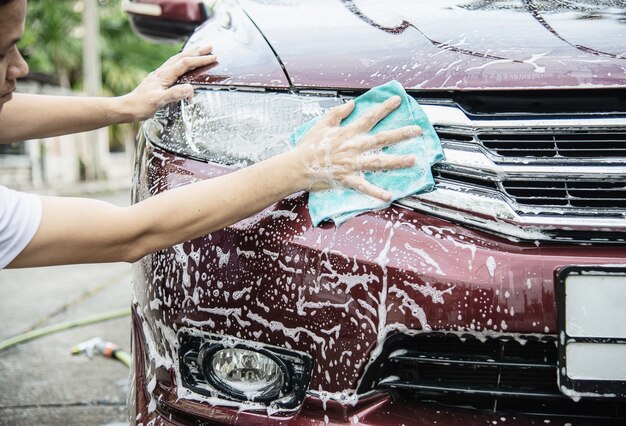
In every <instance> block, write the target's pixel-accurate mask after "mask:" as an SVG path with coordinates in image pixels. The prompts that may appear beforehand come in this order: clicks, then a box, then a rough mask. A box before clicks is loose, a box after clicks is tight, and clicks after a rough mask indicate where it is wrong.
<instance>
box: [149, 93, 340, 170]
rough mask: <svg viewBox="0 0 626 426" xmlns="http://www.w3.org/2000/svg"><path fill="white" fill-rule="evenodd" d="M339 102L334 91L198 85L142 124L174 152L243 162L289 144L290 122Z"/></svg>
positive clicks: (305, 118)
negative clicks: (189, 95) (185, 97)
mask: <svg viewBox="0 0 626 426" xmlns="http://www.w3.org/2000/svg"><path fill="white" fill-rule="evenodd" d="M341 103H343V100H342V99H340V98H337V97H323V96H305V95H296V94H291V93H272V92H244V91H228V90H212V89H202V90H197V91H196V94H195V96H194V97H193V99H192V100H191V101H190V102H187V101H182V102H180V103H178V104H170V105H169V106H168V107H166V108H165V109H163V110H161V111H159V112H158V113H157V114H156V115H155V118H153V119H151V120H148V121H146V122H145V124H144V133H145V134H146V136H147V137H148V139H149V140H150V142H152V143H154V144H156V145H158V146H160V147H162V148H164V149H166V150H168V151H173V152H175V153H177V154H180V155H183V156H186V157H191V158H197V159H201V160H205V161H207V160H208V161H213V162H216V163H221V164H227V165H234V166H236V167H245V166H248V165H250V164H253V163H256V162H258V161H262V160H265V159H266V158H269V157H271V156H273V155H276V154H280V153H282V152H285V151H287V150H289V149H290V148H291V146H290V144H289V135H290V134H291V132H292V131H293V129H294V128H296V127H297V126H300V125H302V124H304V123H306V122H307V121H309V120H311V119H313V118H315V117H318V116H320V115H322V114H323V113H324V112H326V111H327V110H328V109H329V108H331V107H333V106H335V105H339V104H341Z"/></svg>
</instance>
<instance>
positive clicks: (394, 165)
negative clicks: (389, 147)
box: [354, 155, 417, 172]
mask: <svg viewBox="0 0 626 426" xmlns="http://www.w3.org/2000/svg"><path fill="white" fill-rule="evenodd" d="M416 161H417V158H416V157H415V156H414V155H371V156H368V157H364V158H363V159H362V160H361V161H360V162H359V163H358V164H356V165H355V168H354V170H355V171H368V172H373V171H379V170H396V169H403V168H405V167H411V166H413V165H415V162H416Z"/></svg>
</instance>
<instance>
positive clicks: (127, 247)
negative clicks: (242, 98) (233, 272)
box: [10, 152, 307, 267]
mask: <svg viewBox="0 0 626 426" xmlns="http://www.w3.org/2000/svg"><path fill="white" fill-rule="evenodd" d="M295 161H297V157H294V154H293V153H292V152H290V153H287V154H283V155H281V156H277V157H274V158H271V159H269V160H266V161H264V162H261V163H258V164H255V165H253V166H251V167H248V168H245V169H242V170H239V171H237V172H234V173H231V174H228V175H224V176H221V177H218V178H214V179H210V180H206V181H202V182H197V183H194V184H191V185H188V186H184V187H180V188H175V189H172V190H169V191H166V192H164V193H161V194H159V195H157V196H155V197H152V198H149V199H147V200H144V201H142V202H140V203H138V204H135V205H133V206H131V207H127V208H122V207H117V206H113V205H110V204H107V203H104V202H102V201H97V200H88V199H68V198H57V197H48V198H44V199H43V203H44V206H43V217H42V221H41V224H40V226H39V230H38V231H37V234H36V235H35V237H34V238H33V240H32V241H31V243H30V244H29V245H28V246H27V247H26V248H25V249H24V251H23V252H22V253H20V255H19V256H18V257H17V258H16V259H15V260H14V261H13V262H12V263H11V265H10V267H29V266H47V265H59V264H66V263H91V262H116V261H134V260H137V259H140V258H141V257H143V256H145V255H146V254H148V253H152V252H154V251H156V250H159V249H162V248H165V247H169V246H172V245H174V244H178V243H181V242H184V241H187V240H190V239H193V238H197V237H199V236H202V235H205V234H208V233H211V232H213V231H216V230H218V229H221V228H224V227H225V226H228V225H230V224H232V223H235V222H237V221H239V220H241V219H244V218H246V217H248V216H250V215H252V214H254V213H256V212H258V211H260V210H262V209H263V208H265V207H267V206H269V205H271V204H273V203H275V202H277V201H279V200H281V199H282V198H284V197H285V196H287V195H289V194H292V193H293V192H297V191H299V190H302V189H306V183H307V179H306V176H305V175H304V174H303V173H302V168H301V167H297V166H296V167H294V164H295Z"/></svg>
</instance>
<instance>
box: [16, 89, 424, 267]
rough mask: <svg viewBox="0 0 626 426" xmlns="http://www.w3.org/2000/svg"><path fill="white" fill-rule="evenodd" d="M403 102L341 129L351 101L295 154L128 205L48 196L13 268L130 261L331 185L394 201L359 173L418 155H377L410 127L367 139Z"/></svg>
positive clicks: (410, 133)
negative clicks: (298, 194) (294, 195)
mask: <svg viewBox="0 0 626 426" xmlns="http://www.w3.org/2000/svg"><path fill="white" fill-rule="evenodd" d="M399 104H400V99H399V98H398V97H394V98H391V99H390V100H388V101H387V102H385V103H384V104H383V105H381V106H380V107H378V108H376V109H373V110H372V111H370V113H369V114H366V115H365V116H364V117H362V118H360V119H359V120H357V121H355V122H353V123H351V124H349V125H347V126H344V127H339V124H340V123H341V121H342V120H343V119H344V118H345V117H347V116H348V115H350V113H351V112H352V109H353V108H354V103H353V102H349V103H347V104H345V105H342V106H340V107H336V108H334V109H332V110H331V111H330V112H329V113H328V114H327V115H326V116H325V117H324V118H323V119H322V120H320V121H319V122H318V123H317V124H316V125H315V126H314V127H312V128H311V130H309V132H307V134H306V135H305V136H304V137H303V139H302V140H301V142H300V143H299V144H298V146H297V147H296V148H294V149H293V150H291V151H289V152H287V153H285V154H282V155H278V156H276V157H272V158H270V159H268V160H265V161H262V162H260V163H257V164H255V165H252V166H250V167H247V168H245V169H241V170H239V171H236V172H233V173H230V174H228V175H225V176H221V177H218V178H214V179H209V180H206V181H202V182H197V183H194V184H191V185H187V186H184V187H180V188H175V189H172V190H169V191H167V192H165V193H161V194H159V195H157V196H155V197H152V198H149V199H147V200H144V201H142V202H140V203H138V204H135V205H133V206H131V207H127V208H122V207H117V206H113V205H110V204H107V203H104V202H101V201H95V200H85V199H75V198H74V199H72V198H70V199H68V198H54V197H48V198H43V217H42V221H41V224H40V226H39V229H38V231H37V233H36V234H35V237H34V238H33V240H32V241H31V242H30V244H29V245H28V246H27V247H26V248H25V249H24V250H23V251H22V253H20V255H19V256H18V257H17V258H16V259H15V260H14V261H13V262H12V263H11V264H10V265H9V267H28V266H45V265H58V264H67V263H88V262H112V261H128V262H132V261H135V260H137V259H140V258H141V257H143V256H144V255H146V254H148V253H151V252H154V251H156V250H159V249H162V248H165V247H169V246H172V245H174V244H177V243H180V242H184V241H187V240H189V239H192V238H197V237H199V236H202V235H205V234H208V233H210V232H213V231H215V230H218V229H221V228H223V227H225V226H228V225H230V224H232V223H235V222H237V221H239V220H241V219H243V218H246V217H248V216H250V215H252V214H254V213H256V212H258V211H260V210H262V209H263V208H265V207H267V206H269V205H271V204H273V203H275V202H277V201H279V200H281V199H282V198H284V197H285V196H287V195H289V194H292V193H294V192H297V191H301V190H311V189H314V190H320V189H326V188H329V187H331V186H333V185H343V186H347V187H351V188H354V189H358V190H360V191H362V192H364V193H366V194H369V195H371V196H374V197H378V198H381V199H384V200H386V201H389V200H390V198H391V195H390V194H389V193H387V192H385V191H384V190H382V189H380V188H377V187H375V186H373V185H371V184H370V183H368V182H367V181H366V180H365V179H364V178H363V176H362V173H361V172H362V171H371V170H383V169H397V168H402V167H408V166H411V165H413V164H414V163H415V158H414V156H391V155H385V154H372V153H370V152H369V151H372V150H379V149H380V148H382V147H384V146H388V145H391V144H393V143H396V142H398V141H400V140H404V139H409V138H411V137H415V136H417V135H418V134H419V133H420V129H419V127H416V126H411V127H406V128H401V129H397V130H391V131H387V132H381V133H378V134H377V135H375V136H369V135H368V132H369V130H371V129H372V128H373V127H374V125H376V123H377V122H378V121H380V120H381V119H382V118H383V117H385V116H386V115H387V114H388V113H389V112H391V111H392V110H394V109H395V108H396V107H397V106H398V105H399Z"/></svg>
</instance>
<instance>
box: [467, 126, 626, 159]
mask: <svg viewBox="0 0 626 426" xmlns="http://www.w3.org/2000/svg"><path fill="white" fill-rule="evenodd" d="M476 139H477V141H478V142H479V143H480V144H481V145H482V146H483V147H484V148H485V149H486V150H488V151H489V152H490V153H492V154H493V155H497V156H500V157H503V158H518V157H524V158H529V157H530V158H563V159H588V158H605V157H626V134H624V133H618V132H616V133H604V132H600V133H591V132H572V133H560V132H550V133H538V134H532V133H531V134H490V133H482V134H477V135H476Z"/></svg>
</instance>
